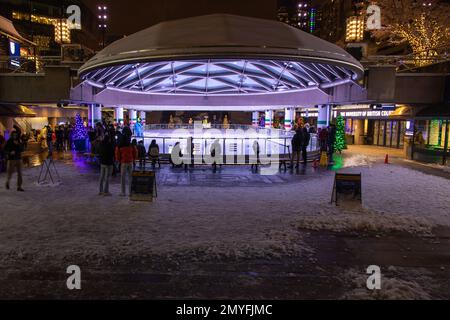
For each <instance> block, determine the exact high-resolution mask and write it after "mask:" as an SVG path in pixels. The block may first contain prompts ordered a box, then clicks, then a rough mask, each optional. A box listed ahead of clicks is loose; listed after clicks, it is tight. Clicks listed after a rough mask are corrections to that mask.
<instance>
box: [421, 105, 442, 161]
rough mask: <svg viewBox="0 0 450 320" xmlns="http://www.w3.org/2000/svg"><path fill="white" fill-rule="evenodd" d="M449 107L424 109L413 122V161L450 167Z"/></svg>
mask: <svg viewBox="0 0 450 320" xmlns="http://www.w3.org/2000/svg"><path fill="white" fill-rule="evenodd" d="M449 137H450V105H443V106H435V107H430V108H425V109H423V110H422V111H420V112H418V113H417V115H416V121H415V134H414V140H413V141H414V149H413V159H414V160H418V161H423V162H428V163H436V164H441V165H450V148H449V139H450V138H449Z"/></svg>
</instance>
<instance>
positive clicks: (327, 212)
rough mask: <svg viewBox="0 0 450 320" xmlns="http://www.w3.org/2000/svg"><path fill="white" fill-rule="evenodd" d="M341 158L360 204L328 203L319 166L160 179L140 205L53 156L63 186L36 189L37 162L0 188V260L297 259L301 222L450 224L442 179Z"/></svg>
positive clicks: (327, 184)
mask: <svg viewBox="0 0 450 320" xmlns="http://www.w3.org/2000/svg"><path fill="white" fill-rule="evenodd" d="M345 161H346V165H345V166H346V168H344V169H342V171H343V172H352V173H355V172H357V173H359V172H361V173H362V174H363V201H364V209H362V210H351V209H344V208H337V207H335V206H333V205H330V198H331V191H332V183H333V179H334V176H333V172H329V171H328V172H327V171H325V172H321V173H318V174H312V173H311V174H308V175H306V176H298V177H296V178H295V179H293V180H292V181H290V182H289V183H278V184H273V183H271V184H263V183H261V185H260V186H255V185H252V186H249V187H236V186H235V185H234V184H233V183H229V182H221V180H220V176H219V177H217V176H215V178H214V179H216V180H217V184H216V186H211V184H208V185H205V186H203V187H201V186H200V187H199V186H189V185H183V186H165V185H160V186H159V196H160V197H159V198H158V200H157V201H156V202H155V203H150V204H148V203H133V202H130V201H129V200H128V199H125V198H120V197H118V194H119V185H118V180H117V179H116V180H113V185H112V193H113V194H114V196H113V197H111V198H105V197H99V196H98V195H97V192H98V191H97V180H96V179H97V173H96V172H92V171H91V170H89V169H86V168H83V167H77V166H73V165H70V164H65V163H59V164H58V168H59V172H60V174H61V176H62V180H63V184H62V185H61V186H58V187H54V188H42V187H38V186H37V185H36V184H35V181H36V176H37V174H38V168H34V169H29V170H27V171H26V173H25V181H26V183H25V188H26V190H27V192H26V193H24V194H19V193H16V192H15V191H6V190H5V189H4V188H1V189H0V199H1V209H0V261H2V262H3V264H8V263H14V262H15V261H17V259H20V260H24V261H29V262H31V261H32V262H33V263H37V264H39V263H42V262H43V261H66V260H70V261H74V263H76V260H77V259H83V260H85V259H87V260H90V261H97V262H98V263H101V262H102V261H103V260H104V259H110V258H111V257H117V258H118V259H119V258H121V257H124V258H125V257H135V256H140V257H146V256H164V257H170V258H173V259H192V260H194V261H195V260H200V261H201V260H205V259H206V260H207V259H211V258H232V259H240V258H258V257H264V258H270V257H282V256H291V255H292V256H300V255H302V254H303V253H308V252H311V251H312V248H311V247H309V246H308V245H307V244H305V242H304V241H303V240H302V229H311V230H331V231H346V232H348V231H356V232H359V231H361V232H365V231H369V232H376V233H385V232H392V231H402V232H403V231H404V232H409V233H412V234H429V233H431V232H432V230H433V228H434V227H437V226H440V225H443V226H450V210H449V207H450V206H449V201H450V199H449V196H450V181H449V180H446V179H443V178H439V177H435V176H431V175H425V174H422V173H419V172H417V171H413V170H410V169H406V168H403V167H400V166H386V165H383V164H379V163H374V161H373V160H372V159H371V158H369V157H364V156H351V157H350V158H348V159H346V160H345ZM347 166H350V167H347ZM308 170H309V169H308ZM173 174H185V173H173ZM192 174H193V175H195V174H199V175H205V174H210V175H212V173H203V172H199V173H192ZM240 174H242V173H240ZM210 180H211V179H209V180H208V181H210ZM0 181H1V183H2V184H3V183H4V178H3V177H2V178H1V179H0Z"/></svg>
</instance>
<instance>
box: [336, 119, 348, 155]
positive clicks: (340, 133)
mask: <svg viewBox="0 0 450 320" xmlns="http://www.w3.org/2000/svg"><path fill="white" fill-rule="evenodd" d="M345 149H347V142H346V140H345V120H344V118H343V117H342V116H338V117H337V118H336V141H335V142H334V150H335V151H337V152H342V150H345Z"/></svg>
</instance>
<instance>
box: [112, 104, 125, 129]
mask: <svg viewBox="0 0 450 320" xmlns="http://www.w3.org/2000/svg"><path fill="white" fill-rule="evenodd" d="M114 117H115V119H116V124H117V125H121V126H122V125H123V123H124V117H123V108H122V107H119V108H116V109H115V110H114Z"/></svg>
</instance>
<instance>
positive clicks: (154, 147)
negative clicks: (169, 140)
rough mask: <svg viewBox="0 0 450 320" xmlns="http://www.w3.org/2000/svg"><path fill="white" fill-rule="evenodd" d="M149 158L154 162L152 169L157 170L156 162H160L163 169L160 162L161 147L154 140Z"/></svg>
mask: <svg viewBox="0 0 450 320" xmlns="http://www.w3.org/2000/svg"><path fill="white" fill-rule="evenodd" d="M148 157H149V158H150V161H151V162H152V167H153V168H155V166H156V162H158V166H159V167H160V168H161V162H160V161H159V146H158V144H157V143H156V140H152V143H151V144H150V147H149V148H148Z"/></svg>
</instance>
